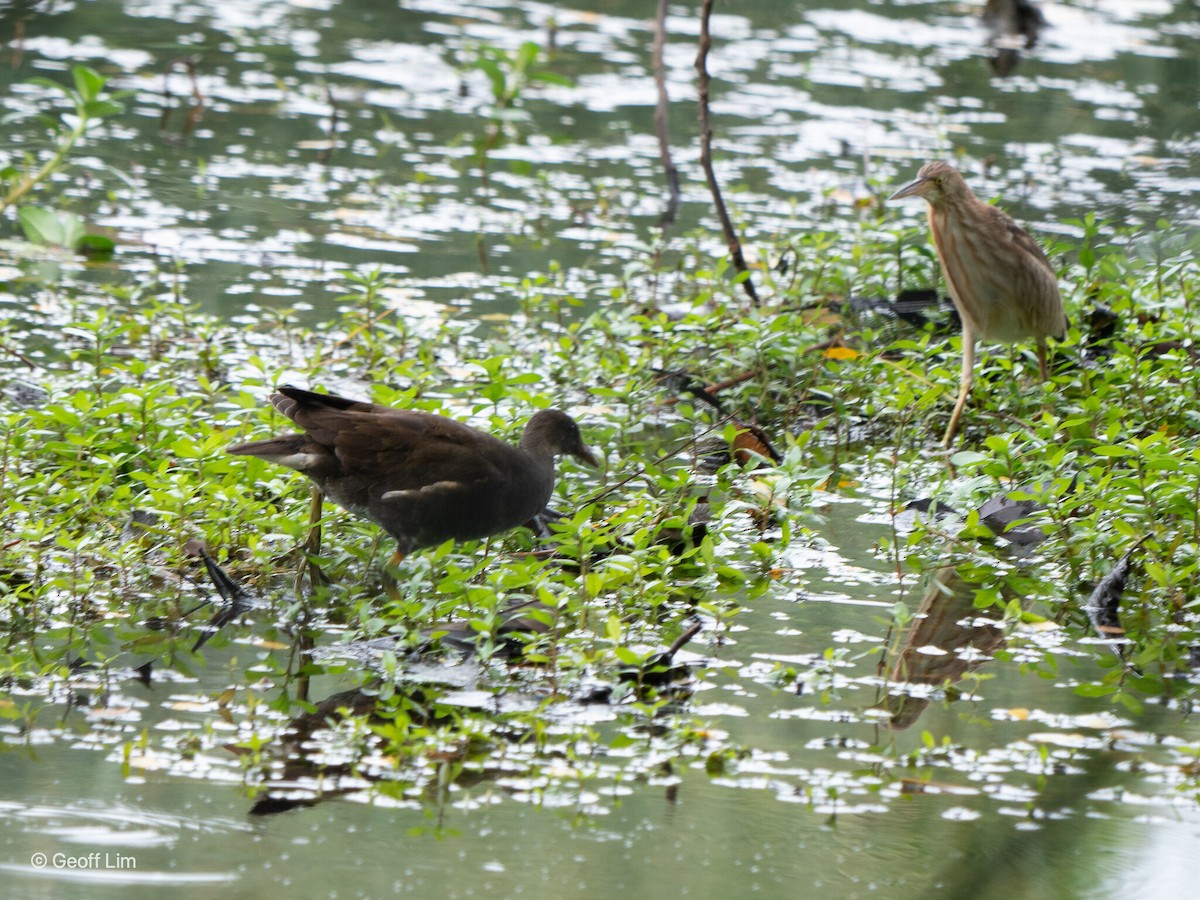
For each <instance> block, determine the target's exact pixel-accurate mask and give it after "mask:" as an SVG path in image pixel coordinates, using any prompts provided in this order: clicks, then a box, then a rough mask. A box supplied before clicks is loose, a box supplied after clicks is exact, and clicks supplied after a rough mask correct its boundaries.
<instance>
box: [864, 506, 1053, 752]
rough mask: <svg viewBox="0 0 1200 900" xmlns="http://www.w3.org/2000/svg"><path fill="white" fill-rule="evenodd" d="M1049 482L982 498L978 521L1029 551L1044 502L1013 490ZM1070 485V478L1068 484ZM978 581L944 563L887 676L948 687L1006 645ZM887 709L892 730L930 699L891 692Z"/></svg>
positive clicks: (1042, 535) (1038, 536) (1017, 549)
mask: <svg viewBox="0 0 1200 900" xmlns="http://www.w3.org/2000/svg"><path fill="white" fill-rule="evenodd" d="M1051 487H1052V485H1051V484H1050V483H1044V484H1041V485H1037V486H1033V487H1029V488H1025V489H1021V490H1018V491H1006V492H1004V493H1002V494H997V495H996V496H994V497H992V498H991V499H989V500H987V501H985V502H984V503H983V504H981V505H980V506H979V508H978V509H977V510H976V512H977V514H978V515H979V520H980V521H981V522H982V523H983V524H985V525H986V526H987V527H988V528H989V529H991V530H992V531H993V532H994V533H995V534H996V535H997V536H1001V537H1003V538H1005V539H1006V540H1007V541H1008V542H1009V544H1010V546H1011V550H1012V553H1013V555H1014V556H1016V557H1018V558H1021V557H1024V556H1027V555H1028V554H1029V553H1030V552H1031V551H1032V549H1033V548H1034V547H1036V546H1037V545H1038V544H1040V543H1042V541H1044V540H1045V539H1046V536H1047V535H1046V532H1045V531H1044V530H1043V529H1042V527H1041V525H1039V524H1038V523H1037V522H1030V521H1026V520H1029V519H1032V518H1035V517H1036V516H1037V515H1038V513H1039V512H1041V511H1042V510H1043V509H1044V507H1043V505H1042V504H1041V503H1040V502H1039V501H1037V500H1036V499H1032V498H1029V499H1015V498H1014V497H1013V496H1012V494H1017V493H1022V492H1023V491H1028V492H1029V493H1030V494H1040V493H1045V492H1046V491H1048V490H1049V489H1050V488H1051ZM1071 489H1072V490H1073V489H1074V483H1072V485H1071ZM909 508H912V509H919V510H923V511H927V510H929V509H931V508H935V511H936V513H937V514H945V513H953V512H954V511H953V510H952V509H950V508H949V507H947V506H936V507H935V504H934V503H933V502H932V501H930V500H914V501H913V502H912V503H910V504H909ZM978 587H979V583H978V582H977V581H973V580H971V579H970V578H968V577H966V576H965V575H964V574H963V573H962V571H961V570H960V569H959V568H958V567H957V566H954V565H946V566H942V567H941V568H940V569H938V570H937V571H936V572H934V573H933V575H932V576H931V577H930V580H929V586H928V587H927V588H926V591H925V594H924V596H923V597H922V598H921V606H920V608H919V609H918V611H917V615H916V617H915V618H914V620H913V623H912V625H911V626H910V628H909V630H908V633H907V634H906V635H905V636H904V641H903V643H902V645H901V649H900V653H899V655H898V657H897V659H896V663H895V665H894V666H893V667H892V671H891V673H890V675H889V676H888V677H889V680H891V681H894V682H901V683H907V684H925V685H931V686H948V685H953V684H955V683H956V682H958V681H960V680H961V679H962V678H963V676H965V675H966V674H967V673H968V672H973V671H974V670H976V669H977V668H979V667H980V666H981V665H983V663H985V662H987V661H988V660H990V659H991V658H992V655H993V654H994V653H995V652H996V650H998V649H999V648H1000V647H1002V646H1003V645H1004V630H1003V628H1002V627H1001V624H1000V622H999V621H998V619H999V615H998V611H997V610H996V609H995V608H990V609H977V608H976V607H975V591H976V590H977V589H978ZM882 705H883V707H884V709H886V710H887V711H888V713H889V714H890V719H889V722H888V724H889V726H890V727H891V728H893V729H896V730H898V731H899V730H903V729H905V728H908V727H910V726H911V725H912V724H913V723H914V722H916V720H917V719H918V718H919V717H920V715H921V713H922V712H924V710H925V707H926V706H928V705H929V699H928V698H927V697H924V696H914V695H912V694H889V695H888V696H887V697H885V698H884V700H883V703H882Z"/></svg>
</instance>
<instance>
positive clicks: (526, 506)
mask: <svg viewBox="0 0 1200 900" xmlns="http://www.w3.org/2000/svg"><path fill="white" fill-rule="evenodd" d="M271 403H272V405H274V407H275V408H276V409H277V410H279V412H281V413H282V414H283V415H285V416H287V417H288V418H289V419H291V420H292V421H293V422H295V423H296V424H297V425H299V426H300V427H301V428H303V429H304V433H303V434H288V435H281V436H279V437H276V438H271V439H269V440H265V441H253V442H250V443H245V444H236V445H234V446H232V447H230V448H229V449H228V451H227V452H229V453H232V454H235V455H241V456H257V457H259V458H260V459H265V460H267V461H269V462H273V463H277V464H279V465H283V466H287V467H289V468H292V469H295V470H296V471H298V472H301V473H303V474H305V475H307V476H308V477H309V478H311V479H312V480H313V481H314V482H315V483H316V484H317V486H318V487H319V488H320V489H321V490H322V491H323V492H324V493H325V495H326V496H328V497H329V498H330V499H331V500H333V501H334V502H335V503H338V504H339V505H340V506H342V507H344V508H345V509H347V510H349V511H350V512H352V513H355V514H356V515H359V516H363V517H364V518H367V519H370V520H371V521H372V522H375V523H376V524H378V525H381V526H383V528H384V529H385V530H386V531H387V532H388V533H389V534H390V535H391V536H392V537H393V538H395V539H396V547H397V560H396V561H398V559H399V558H401V557H403V556H404V555H407V554H408V553H410V552H412V551H413V550H419V549H421V548H422V547H431V546H435V545H437V544H441V543H443V542H445V541H447V540H456V541H465V540H474V539H479V538H485V537H490V536H491V535H494V534H499V533H500V532H502V531H508V530H509V529H511V528H516V527H517V526H519V525H524V524H525V523H527V522H529V521H530V520H531V519H534V518H535V517H536V516H538V515H540V514H541V513H542V512H543V511H544V510H545V508H546V503H547V502H548V501H549V500H550V495H551V493H552V492H553V490H554V458H555V456H557V455H559V454H563V453H566V454H570V455H572V456H574V457H576V458H577V459H579V460H581V461H583V462H585V463H587V464H588V465H592V466H594V465H596V460H595V458H594V457H593V456H592V454H591V451H590V450H588V448H587V447H586V446H584V444H583V439H582V438H581V437H580V434H579V426H578V425H576V424H575V420H574V419H572V418H571V417H570V416H568V415H567V414H566V413H564V412H560V411H559V410H556V409H544V410H541V411H540V412H538V413H536V414H535V415H534V416H533V418H531V419H530V420H529V423H528V424H527V425H526V426H525V432H524V434H523V435H522V436H521V443H520V446H517V447H514V446H513V445H511V444H506V443H505V442H504V441H500V440H497V439H496V438H494V437H492V436H491V435H489V434H485V433H483V432H482V431H478V430H476V429H474V428H471V427H470V426H468V425H464V424H462V423H461V422H456V421H455V420H453V419H447V418H445V417H443V416H437V415H433V414H432V413H427V412H417V411H414V410H403V409H395V408H393V407H388V406H378V405H376V404H374V403H365V402H361V401H357V400H347V399H345V398H343V397H335V396H333V395H330V394H319V393H315V392H313V391H306V390H301V389H300V388H295V387H291V386H287V385H285V386H282V387H280V388H279V389H278V392H277V393H276V394H274V395H273V396H272V397H271Z"/></svg>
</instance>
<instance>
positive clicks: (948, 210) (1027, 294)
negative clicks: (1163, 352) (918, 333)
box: [888, 161, 1068, 447]
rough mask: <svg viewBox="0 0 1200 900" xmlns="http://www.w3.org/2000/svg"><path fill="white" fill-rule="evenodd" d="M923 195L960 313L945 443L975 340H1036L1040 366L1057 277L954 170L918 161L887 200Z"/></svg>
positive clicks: (1051, 333)
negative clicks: (959, 355)
mask: <svg viewBox="0 0 1200 900" xmlns="http://www.w3.org/2000/svg"><path fill="white" fill-rule="evenodd" d="M903 197H924V198H925V200H926V202H928V204H929V230H930V231H931V232H932V233H933V241H934V244H936V245H937V253H938V259H939V260H940V261H941V264H942V275H943V276H944V277H945V279H946V286H947V287H948V288H949V290H950V298H951V299H952V300H953V301H954V305H955V306H956V307H957V308H958V313H959V316H960V317H961V318H962V352H963V359H962V379H961V381H960V386H959V392H958V401H957V402H956V403H955V404H954V412H953V413H952V414H951V416H950V424H949V425H947V426H946V434H945V435H944V436H943V438H942V445H943V446H945V447H949V446H950V442H951V441H952V440H953V439H954V434H955V432H956V431H957V430H958V422H959V419H960V418H961V417H962V411H963V407H965V406H966V405H967V396H968V395H969V394H970V393H971V382H972V380H973V379H974V369H975V341H976V339H977V338H982V339H983V340H985V341H1002V342H1004V343H1013V342H1016V341H1022V340H1026V339H1028V338H1033V339H1035V340H1036V341H1037V353H1038V369H1039V371H1040V372H1041V376H1042V381H1045V380H1046V379H1047V378H1048V373H1047V369H1046V338H1048V337H1052V338H1056V339H1058V340H1062V338H1063V337H1065V336H1066V333H1067V325H1068V323H1067V318H1066V316H1065V315H1063V308H1062V297H1061V296H1059V293H1058V279H1057V276H1056V275H1055V273H1054V268H1053V267H1052V266H1051V265H1050V261H1049V260H1048V259H1046V254H1045V253H1043V252H1042V248H1041V247H1039V246H1038V245H1037V243H1036V242H1035V241H1034V240H1033V238H1031V237H1030V236H1029V233H1028V232H1027V231H1025V229H1024V228H1022V227H1021V226H1020V225H1018V224H1017V223H1016V222H1014V221H1013V220H1012V218H1011V217H1010V216H1009V215H1008V214H1007V213H1006V212H1004V211H1003V210H1000V209H997V208H996V207H994V206H990V205H988V204H987V203H984V202H983V201H981V200H980V199H979V198H978V197H976V196H975V195H974V194H973V193H971V189H970V188H969V187H967V183H966V182H965V181H964V180H963V177H962V175H961V174H960V173H959V171H958V170H957V169H955V168H954V167H953V166H951V165H948V164H947V163H944V162H938V161H935V162H930V163H926V164H925V165H923V166H922V167H921V170H920V171H919V172H917V177H916V179H915V180H914V181H912V182H910V183H909V184H906V185H905V186H904V187H902V188H900V190H898V191H896V193H894V194H892V196H891V197H889V198H888V199H889V200H899V199H901V198H903Z"/></svg>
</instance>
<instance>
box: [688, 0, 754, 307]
mask: <svg viewBox="0 0 1200 900" xmlns="http://www.w3.org/2000/svg"><path fill="white" fill-rule="evenodd" d="M712 8H713V0H704V4H703V5H702V6H701V8H700V50H699V51H698V52H697V53H696V74H697V76H698V77H697V82H696V83H697V88H698V89H699V94H700V165H701V166H702V167H703V168H704V177H705V179H706V180H707V181H708V189H709V190H710V191H711V192H712V195H713V206H714V207H715V208H716V210H717V218H719V219H720V220H721V230H722V231H723V232H724V233H725V243H726V244H727V245H728V247H729V257H730V259H731V260H732V261H733V267H734V268H735V269H736V270H737V272H738V274H739V275H742V276H743V278H742V288H743V290H745V292H746V296H748V297H749V298H750V302H751V303H752V304H754V305H755V306H758V305H759V301H758V293H757V292H756V291H755V290H754V283H753V282H752V281H751V280H750V269H749V267H748V266H747V265H746V257H745V256H743V255H742V242H741V241H740V240H739V239H738V236H737V232H736V231H734V230H733V222H732V221H731V220H730V218H729V211H728V210H726V208H725V201H724V200H723V199H722V198H721V188H720V186H719V185H718V184H717V173H716V172H714V171H713V164H712V124H711V122H710V121H709V116H708V85H709V77H708V51H709V48H710V47H712V36H711V35H710V34H709V31H708V20H709V18H710V17H711V16H712Z"/></svg>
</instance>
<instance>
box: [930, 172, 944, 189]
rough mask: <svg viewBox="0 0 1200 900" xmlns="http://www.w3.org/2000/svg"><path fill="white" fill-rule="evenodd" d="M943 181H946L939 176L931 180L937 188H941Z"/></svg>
mask: <svg viewBox="0 0 1200 900" xmlns="http://www.w3.org/2000/svg"><path fill="white" fill-rule="evenodd" d="M945 180H946V179H944V178H943V177H942V176H941V175H939V176H938V177H937V178H935V179H933V183H934V184H936V185H937V186H938V187H941V186H942V182H943V181H945Z"/></svg>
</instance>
